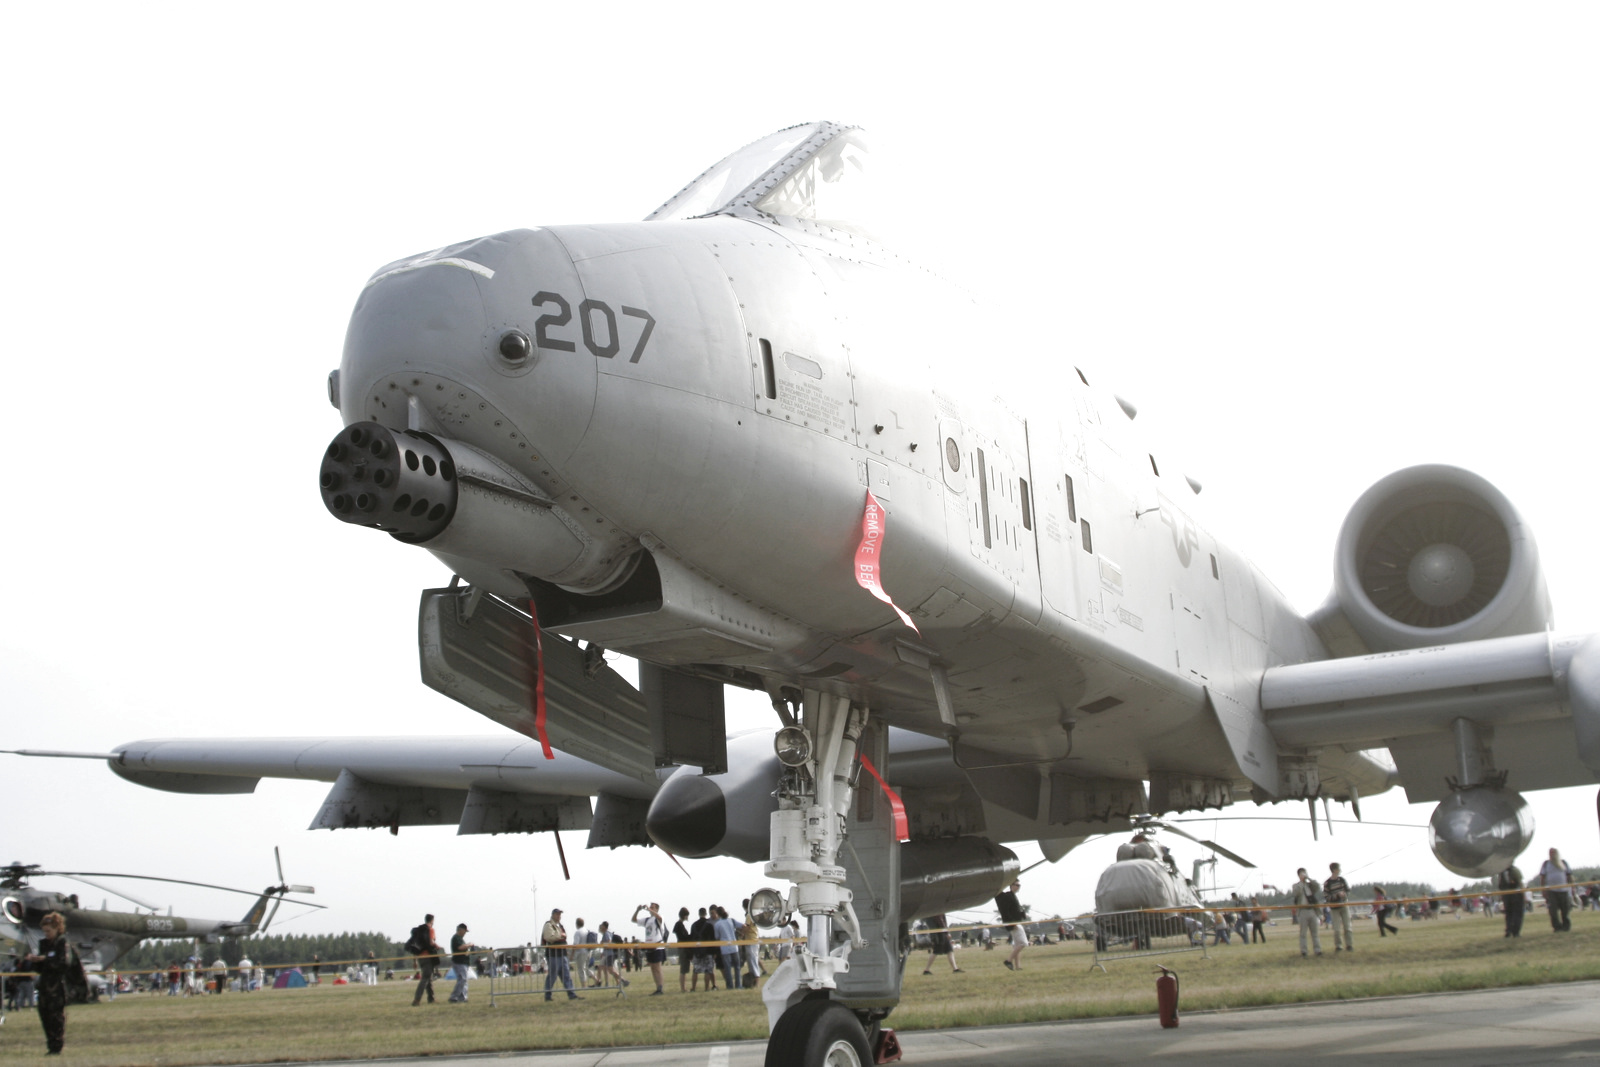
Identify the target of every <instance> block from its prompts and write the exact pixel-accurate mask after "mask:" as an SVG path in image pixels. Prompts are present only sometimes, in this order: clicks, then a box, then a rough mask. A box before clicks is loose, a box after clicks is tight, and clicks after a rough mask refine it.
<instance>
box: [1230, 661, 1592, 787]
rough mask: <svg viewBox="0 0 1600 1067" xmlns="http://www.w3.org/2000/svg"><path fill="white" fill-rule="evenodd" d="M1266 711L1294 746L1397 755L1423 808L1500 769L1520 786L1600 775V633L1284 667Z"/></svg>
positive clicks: (1272, 677)
mask: <svg viewBox="0 0 1600 1067" xmlns="http://www.w3.org/2000/svg"><path fill="white" fill-rule="evenodd" d="M1261 704H1262V708H1263V710H1264V711H1265V712H1266V716H1267V726H1268V729H1270V730H1271V731H1272V734H1273V736H1274V737H1275V738H1277V740H1278V742H1279V744H1280V745H1282V746H1284V747H1285V748H1315V747H1320V746H1334V747H1335V748H1336V749H1342V750H1344V751H1345V752H1355V751H1358V750H1362V749H1372V748H1388V750H1389V752H1390V754H1391V755H1392V756H1393V757H1394V762H1395V766H1396V770H1397V772H1398V776H1399V778H1400V782H1401V784H1402V785H1403V786H1404V787H1405V790H1406V795H1407V797H1408V799H1409V800H1410V801H1411V802H1412V803H1414V804H1415V803H1419V802H1422V801H1432V800H1442V799H1444V798H1445V797H1446V796H1448V795H1449V794H1450V792H1451V788H1450V785H1449V781H1450V780H1455V781H1457V782H1463V783H1469V782H1472V781H1476V780H1480V779H1481V778H1483V777H1486V776H1488V775H1492V774H1497V773H1500V772H1508V773H1509V780H1510V781H1511V782H1512V783H1514V784H1515V786H1516V788H1519V789H1552V788H1556V787H1560V786H1571V785H1588V784H1591V783H1593V781H1594V779H1595V776H1596V775H1600V635H1576V636H1555V635H1552V634H1549V633H1533V634H1520V635H1517V636H1514V637H1500V638H1492V639H1489V640H1482V641H1465V642H1461V643H1459V644H1450V645H1436V646H1433V647H1429V648H1419V649H1410V650H1402V651H1397V652H1384V653H1380V654H1378V655H1371V656H1351V657H1347V658H1344V659H1332V660H1321V661H1318V662H1314V663H1300V664H1295V665H1292V666H1284V667H1274V668H1271V669H1270V670H1268V671H1267V672H1266V674H1265V675H1264V677H1263V678H1262V682H1261ZM1490 735H1492V740H1493V753H1494V755H1493V762H1492V765H1486V761H1485V760H1484V758H1483V757H1482V755H1481V752H1482V750H1483V749H1484V748H1486V747H1487V746H1488V742H1489V740H1490ZM1574 735H1576V738H1577V744H1576V745H1574V744H1573V739H1574Z"/></svg>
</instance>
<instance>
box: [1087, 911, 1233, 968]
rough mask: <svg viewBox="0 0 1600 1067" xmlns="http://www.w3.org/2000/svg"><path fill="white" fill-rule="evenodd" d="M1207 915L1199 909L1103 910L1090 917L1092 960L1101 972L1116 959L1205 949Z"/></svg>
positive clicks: (1207, 955) (1203, 953)
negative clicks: (1092, 946) (1092, 924)
mask: <svg viewBox="0 0 1600 1067" xmlns="http://www.w3.org/2000/svg"><path fill="white" fill-rule="evenodd" d="M1211 926H1212V920H1211V916H1210V915H1209V914H1208V913H1206V912H1204V911H1201V910H1199V909H1195V910H1190V911H1105V912H1096V913H1095V916H1094V962H1093V963H1092V964H1090V966H1089V969H1090V970H1091V971H1092V970H1094V969H1095V968H1096V967H1098V968H1100V969H1101V970H1102V971H1104V970H1105V969H1106V964H1108V963H1115V962H1116V961H1118V960H1131V959H1142V958H1144V957H1147V956H1166V955H1170V954H1172V953H1175V952H1198V953H1200V955H1201V957H1202V958H1203V959H1210V958H1211V953H1210V952H1208V951H1206V934H1208V933H1209V932H1210V930H1211Z"/></svg>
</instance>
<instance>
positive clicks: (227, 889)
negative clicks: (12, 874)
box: [38, 871, 322, 907]
mask: <svg viewBox="0 0 1600 1067" xmlns="http://www.w3.org/2000/svg"><path fill="white" fill-rule="evenodd" d="M38 873H39V875H40V876H41V877H43V876H45V875H56V876H58V877H62V878H78V879H82V878H84V877H93V878H134V879H137V880H139V881H141V882H170V883H172V884H173V885H193V886H199V887H200V888H201V889H217V890H220V891H222V892H224V893H238V894H240V895H241V896H246V897H259V896H260V895H261V890H259V889H236V888H234V887H233V886H231V885H217V884H216V883H214V882H191V881H189V880H188V879H187V878H161V877H158V876H156V875H153V874H123V873H121V872H120V871H40V872H38ZM308 903H309V902H308ZM312 906H313V907H321V906H322V905H312Z"/></svg>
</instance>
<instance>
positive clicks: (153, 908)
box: [59, 874, 161, 911]
mask: <svg viewBox="0 0 1600 1067" xmlns="http://www.w3.org/2000/svg"><path fill="white" fill-rule="evenodd" d="M59 877H62V878H71V879H72V880H73V881H74V882H82V883H83V884H84V885H92V886H94V887H95V888H96V889H99V890H103V891H104V892H107V893H110V894H111V895H113V896H118V897H121V898H122V899H123V900H126V901H128V902H129V903H130V904H137V905H138V906H139V907H141V908H148V909H150V910H151V911H160V910H161V908H160V906H159V905H156V904H152V903H150V902H149V901H147V900H140V899H139V898H138V897H136V896H134V895H133V894H132V893H124V892H123V891H122V890H120V889H113V888H111V887H110V886H108V885H105V884H103V883H101V882H96V881H95V880H94V879H92V878H84V877H82V876H80V875H75V874H63V875H60V876H59Z"/></svg>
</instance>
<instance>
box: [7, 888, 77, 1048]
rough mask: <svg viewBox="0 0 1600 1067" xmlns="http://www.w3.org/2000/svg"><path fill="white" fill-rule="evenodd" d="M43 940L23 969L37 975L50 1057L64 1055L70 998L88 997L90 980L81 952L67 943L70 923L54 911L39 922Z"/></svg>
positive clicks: (40, 1007)
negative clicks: (68, 924) (84, 971)
mask: <svg viewBox="0 0 1600 1067" xmlns="http://www.w3.org/2000/svg"><path fill="white" fill-rule="evenodd" d="M39 926H40V927H41V928H42V929H43V930H44V937H42V938H40V939H39V951H38V952H35V953H30V954H29V955H27V956H24V957H23V958H22V966H23V967H26V968H27V969H29V970H31V971H33V972H34V973H35V974H37V975H38V978H36V979H35V982H34V984H35V986H36V987H37V996H38V999H39V1022H40V1023H41V1024H43V1026H44V1042H45V1047H46V1048H47V1049H48V1050H49V1051H48V1053H47V1055H51V1056H59V1055H61V1047H62V1045H63V1044H65V1043H66V1037H67V998H68V996H70V995H71V994H72V993H74V992H75V993H78V994H79V995H80V996H87V995H88V992H89V980H88V978H86V977H85V976H84V973H83V964H82V962H80V961H79V959H78V952H77V950H76V949H74V948H73V947H72V945H71V943H70V942H68V941H67V921H66V920H65V919H63V918H62V917H61V913H60V912H59V911H52V912H51V913H50V914H48V915H46V916H45V917H44V918H43V919H42V920H40V922H39Z"/></svg>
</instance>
